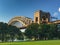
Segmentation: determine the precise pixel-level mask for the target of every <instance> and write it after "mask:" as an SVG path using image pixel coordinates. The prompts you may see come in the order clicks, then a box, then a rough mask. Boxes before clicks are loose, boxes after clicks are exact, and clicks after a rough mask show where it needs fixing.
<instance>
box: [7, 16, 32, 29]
mask: <svg viewBox="0 0 60 45" xmlns="http://www.w3.org/2000/svg"><path fill="white" fill-rule="evenodd" d="M16 22H20V23H21V24H22V25H23V26H21V27H26V26H28V25H29V24H31V23H32V22H33V21H32V19H31V18H28V17H24V16H16V17H14V18H12V19H11V20H10V21H9V22H8V25H13V23H16ZM18 28H20V27H18Z"/></svg>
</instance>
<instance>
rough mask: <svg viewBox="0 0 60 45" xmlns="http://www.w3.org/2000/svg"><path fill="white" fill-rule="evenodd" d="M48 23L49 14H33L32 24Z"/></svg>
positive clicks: (41, 12)
mask: <svg viewBox="0 0 60 45" xmlns="http://www.w3.org/2000/svg"><path fill="white" fill-rule="evenodd" d="M48 22H50V13H49V12H43V11H41V10H39V11H36V12H35V13H34V23H38V24H40V23H48Z"/></svg>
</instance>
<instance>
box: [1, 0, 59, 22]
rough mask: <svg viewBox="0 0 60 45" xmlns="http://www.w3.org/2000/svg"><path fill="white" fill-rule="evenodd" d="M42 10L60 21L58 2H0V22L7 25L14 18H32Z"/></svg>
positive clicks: (30, 0)
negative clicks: (36, 12)
mask: <svg viewBox="0 0 60 45" xmlns="http://www.w3.org/2000/svg"><path fill="white" fill-rule="evenodd" d="M37 10H42V11H45V12H50V14H51V16H54V17H57V18H58V20H60V0H0V22H6V23H8V21H9V20H11V19H12V18H13V17H15V16H25V17H29V18H32V19H33V18H34V12H35V11H37Z"/></svg>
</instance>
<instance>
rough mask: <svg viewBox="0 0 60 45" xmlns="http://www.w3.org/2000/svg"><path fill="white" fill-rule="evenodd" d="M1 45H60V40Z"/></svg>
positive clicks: (0, 44) (3, 44)
mask: <svg viewBox="0 0 60 45" xmlns="http://www.w3.org/2000/svg"><path fill="white" fill-rule="evenodd" d="M0 45H60V40H45V41H28V42H4V43H0Z"/></svg>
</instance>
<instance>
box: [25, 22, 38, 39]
mask: <svg viewBox="0 0 60 45" xmlns="http://www.w3.org/2000/svg"><path fill="white" fill-rule="evenodd" d="M38 27H39V25H38V24H37V23H32V24H31V25H29V26H28V27H27V29H26V30H25V35H26V36H27V37H28V38H30V39H34V40H37V37H38Z"/></svg>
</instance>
